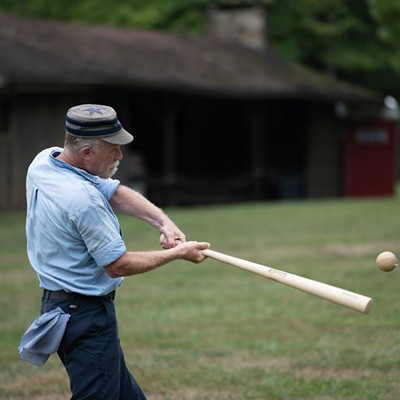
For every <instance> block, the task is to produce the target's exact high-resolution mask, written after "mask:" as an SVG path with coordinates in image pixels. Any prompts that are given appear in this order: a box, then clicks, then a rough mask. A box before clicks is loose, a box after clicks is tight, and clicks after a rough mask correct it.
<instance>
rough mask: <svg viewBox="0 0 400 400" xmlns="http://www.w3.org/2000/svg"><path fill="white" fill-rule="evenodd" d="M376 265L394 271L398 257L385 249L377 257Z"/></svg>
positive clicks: (384, 269)
mask: <svg viewBox="0 0 400 400" xmlns="http://www.w3.org/2000/svg"><path fill="white" fill-rule="evenodd" d="M376 265H377V266H378V268H379V269H380V270H381V271H385V272H389V271H392V270H394V269H395V268H396V267H397V257H396V256H395V255H394V254H393V253H392V252H391V251H384V252H382V253H381V254H379V255H378V257H377V258H376Z"/></svg>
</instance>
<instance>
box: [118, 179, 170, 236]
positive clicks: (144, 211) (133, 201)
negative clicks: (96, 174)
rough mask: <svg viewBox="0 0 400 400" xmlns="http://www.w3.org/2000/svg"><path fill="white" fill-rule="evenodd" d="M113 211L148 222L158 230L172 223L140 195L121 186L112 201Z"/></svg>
mask: <svg viewBox="0 0 400 400" xmlns="http://www.w3.org/2000/svg"><path fill="white" fill-rule="evenodd" d="M110 204H111V206H112V207H113V209H114V210H115V211H117V212H120V213H122V214H125V215H130V216H134V217H136V218H139V219H141V220H143V221H146V222H148V223H149V224H151V225H152V226H154V227H155V228H157V229H159V230H160V229H161V228H162V226H163V225H165V224H167V223H169V222H171V221H170V220H169V218H168V217H167V215H165V213H164V212H163V211H162V210H161V209H160V208H158V207H157V206H155V205H154V204H153V203H152V202H151V201H149V200H148V199H146V198H145V197H144V196H143V195H141V194H140V193H138V192H136V191H134V190H132V189H130V188H128V187H127V186H124V185H120V186H119V187H118V189H117V190H116V192H115V193H114V196H113V197H112V198H111V200H110Z"/></svg>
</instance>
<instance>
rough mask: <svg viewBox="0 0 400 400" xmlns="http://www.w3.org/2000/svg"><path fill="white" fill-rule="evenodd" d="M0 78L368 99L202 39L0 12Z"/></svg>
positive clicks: (271, 58)
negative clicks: (17, 15)
mask: <svg viewBox="0 0 400 400" xmlns="http://www.w3.org/2000/svg"><path fill="white" fill-rule="evenodd" d="M0 54H1V57H0V82H3V83H4V82H5V83H31V82H34V83H35V82H36V83H52V82H56V83H95V84H96V83H101V84H122V85H127V86H140V87H157V88H165V89H173V90H185V91H195V92H212V93H215V94H220V95H235V96H246V97H259V96H260V97H292V98H317V99H337V98H340V99H342V100H366V101H368V100H372V101H373V100H376V98H375V97H374V96H373V95H372V94H371V93H370V92H369V91H367V90H365V89H362V88H359V87H356V86H353V85H350V84H347V83H344V82H342V81H338V80H336V79H334V78H332V77H329V76H327V75H323V74H320V73H317V72H314V71H311V70H310V69H307V68H305V67H302V66H300V65H296V64H293V63H289V62H287V61H285V60H283V59H282V58H280V57H278V56H277V55H275V54H274V53H273V52H272V51H270V50H263V51H256V50H251V49H249V48H246V47H244V46H241V45H239V44H235V43H223V42H218V41H216V40H215V39H211V38H207V37H202V38H198V37H187V36H182V35H177V34H170V33H165V32H159V31H150V30H143V29H133V28H120V27H108V26H99V25H87V24H77V23H64V22H58V21H54V20H40V19H28V18H21V17H14V16H9V15H2V14H0Z"/></svg>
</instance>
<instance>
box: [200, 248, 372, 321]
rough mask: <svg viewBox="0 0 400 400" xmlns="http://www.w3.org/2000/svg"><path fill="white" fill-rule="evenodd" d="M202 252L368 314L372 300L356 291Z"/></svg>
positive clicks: (241, 260) (217, 254)
mask: <svg viewBox="0 0 400 400" xmlns="http://www.w3.org/2000/svg"><path fill="white" fill-rule="evenodd" d="M203 254H204V255H205V256H206V257H209V258H212V259H214V260H217V261H220V262H223V263H225V264H229V265H233V266H234V267H237V268H241V269H244V270H246V271H249V272H252V273H254V274H257V275H260V276H263V277H265V278H268V279H271V280H274V281H276V282H279V283H282V284H284V285H286V286H290V287H293V288H295V289H298V290H301V291H303V292H306V293H309V294H313V295H314V296H317V297H319V298H322V299H324V300H328V301H330V302H332V303H335V304H338V305H341V306H344V307H347V308H350V309H352V310H354V311H358V312H361V313H364V314H368V313H369V312H370V311H371V309H372V305H373V300H372V299H371V298H370V297H366V296H363V295H361V294H358V293H354V292H350V291H347V290H344V289H341V288H338V287H335V286H331V285H327V284H325V283H322V282H318V281H314V280H312V279H308V278H303V277H301V276H298V275H294V274H290V273H288V272H284V271H280V270H278V269H275V268H271V267H267V266H266V265H261V264H257V263H254V262H251V261H247V260H243V259H241V258H237V257H232V256H228V255H227V254H223V253H219V252H217V251H214V250H210V249H208V250H203Z"/></svg>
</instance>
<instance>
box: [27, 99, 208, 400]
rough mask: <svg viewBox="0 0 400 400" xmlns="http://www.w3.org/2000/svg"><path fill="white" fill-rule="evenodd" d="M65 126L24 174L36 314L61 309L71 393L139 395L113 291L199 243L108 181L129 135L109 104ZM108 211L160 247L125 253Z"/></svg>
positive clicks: (191, 256)
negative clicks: (155, 234) (150, 231)
mask: <svg viewBox="0 0 400 400" xmlns="http://www.w3.org/2000/svg"><path fill="white" fill-rule="evenodd" d="M65 131H66V134H65V144H64V148H63V149H62V148H56V147H55V148H50V149H47V150H44V151H42V152H41V153H39V154H38V155H37V156H36V158H35V159H34V160H33V162H32V164H31V165H30V167H29V169H28V174H27V183H26V189H27V221H26V234H27V249H28V257H29V260H30V263H31V264H32V267H33V268H34V269H35V270H36V272H37V275H38V279H39V283H40V287H41V288H43V297H42V307H41V314H42V315H43V314H46V313H49V312H51V311H52V310H55V309H57V308H58V307H60V308H61V311H62V312H63V313H67V314H69V320H68V323H67V324H66V327H64V328H65V332H64V334H63V336H62V340H61V343H60V345H59V347H58V355H59V357H60V359H61V361H62V363H63V364H64V366H65V368H66V371H67V373H68V375H69V378H70V386H71V391H72V399H73V400H78V399H79V400H83V399H90V400H103V399H104V400H114V399H115V400H117V399H129V400H131V399H145V395H144V394H143V392H142V390H141V389H140V387H139V386H138V384H137V383H136V381H135V379H134V378H133V376H132V375H131V374H130V373H129V371H128V369H127V367H126V365H125V361H124V356H123V353H122V350H121V348H120V345H119V340H118V332H117V321H116V317H115V309H114V303H113V299H114V296H115V291H116V289H117V288H118V287H119V286H120V285H121V284H122V281H123V277H125V276H129V275H135V274H139V273H143V272H146V271H151V270H153V269H155V268H157V267H160V266H162V265H165V264H167V263H169V262H171V261H173V260H178V259H183V260H187V261H191V262H193V263H199V262H201V261H203V260H204V258H205V257H204V256H203V254H202V250H204V249H207V248H208V247H209V244H208V243H206V242H185V235H184V233H183V232H182V231H181V230H180V229H179V228H178V227H177V226H176V225H175V224H174V223H173V222H172V221H171V220H170V219H169V218H168V216H167V215H166V214H165V213H164V212H163V211H162V210H160V209H159V208H158V207H156V206H155V205H153V204H152V203H151V202H150V201H148V200H147V199H146V198H144V197H143V196H142V195H140V194H139V193H137V192H135V191H133V190H131V189H129V188H128V187H126V186H123V185H121V184H120V182H119V181H118V180H115V179H111V177H112V176H113V175H114V173H115V172H116V171H117V168H118V164H119V162H120V160H122V151H121V147H120V146H121V145H126V144H128V143H130V142H131V141H132V140H133V137H132V135H131V134H130V133H128V132H127V131H125V130H124V129H123V127H122V126H121V123H120V122H119V121H118V119H117V115H116V113H115V111H114V109H113V108H111V107H108V106H104V105H93V104H84V105H79V106H75V107H72V108H70V109H69V110H68V112H67V116H66V125H65ZM114 211H117V212H120V213H123V214H126V215H130V216H133V217H136V218H139V219H141V220H143V221H145V222H147V223H149V224H151V225H152V226H154V227H155V228H156V229H157V230H158V231H159V232H160V234H164V236H165V238H166V239H165V241H164V244H163V247H164V248H165V250H158V251H127V249H126V246H125V244H124V241H123V238H122V235H121V231H120V226H119V223H118V219H117V217H116V215H115V213H114ZM176 240H179V241H180V242H183V243H182V244H180V245H179V246H175V241H176ZM46 315H50V314H46Z"/></svg>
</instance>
